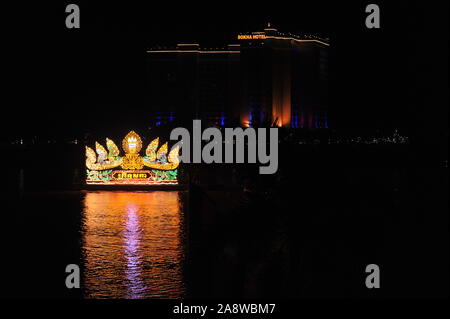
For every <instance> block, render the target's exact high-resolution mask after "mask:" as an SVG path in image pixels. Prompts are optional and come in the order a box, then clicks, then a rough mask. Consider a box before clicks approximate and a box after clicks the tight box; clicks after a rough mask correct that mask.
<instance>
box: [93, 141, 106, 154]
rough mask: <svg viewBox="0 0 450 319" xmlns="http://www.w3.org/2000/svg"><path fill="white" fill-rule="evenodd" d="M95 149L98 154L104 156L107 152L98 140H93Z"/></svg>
mask: <svg viewBox="0 0 450 319" xmlns="http://www.w3.org/2000/svg"><path fill="white" fill-rule="evenodd" d="M95 150H96V151H97V154H98V156H102V157H103V156H104V157H106V155H107V154H108V152H107V151H106V150H105V148H104V147H103V146H102V144H100V143H99V142H95Z"/></svg>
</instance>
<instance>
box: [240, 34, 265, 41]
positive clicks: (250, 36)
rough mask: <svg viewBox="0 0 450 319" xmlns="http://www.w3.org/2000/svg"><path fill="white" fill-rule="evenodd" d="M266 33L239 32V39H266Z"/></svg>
mask: <svg viewBox="0 0 450 319" xmlns="http://www.w3.org/2000/svg"><path fill="white" fill-rule="evenodd" d="M265 38H266V35H265V34H239V35H238V40H254V39H265Z"/></svg>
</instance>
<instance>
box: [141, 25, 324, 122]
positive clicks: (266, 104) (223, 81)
mask: <svg viewBox="0 0 450 319" xmlns="http://www.w3.org/2000/svg"><path fill="white" fill-rule="evenodd" d="M237 41H238V42H239V43H236V44H229V45H228V46H227V47H225V48H209V49H206V48H200V45H199V44H196V43H195V44H178V45H177V46H176V48H171V49H167V48H160V47H159V48H152V49H150V50H148V51H147V53H148V63H147V66H148V70H147V74H148V97H149V103H150V104H151V107H152V109H153V110H154V111H155V114H154V116H155V117H154V120H155V123H154V124H155V125H161V124H163V123H167V122H173V121H175V120H177V121H179V120H191V119H193V118H200V119H202V120H204V121H206V122H208V125H217V126H226V125H233V126H236V125H241V126H253V127H257V126H267V125H273V124H275V125H277V126H284V127H292V128H325V127H328V118H327V116H328V115H327V104H328V102H327V98H328V78H327V77H328V47H329V41H328V40H327V39H319V38H316V37H313V36H298V35H292V34H284V33H281V32H278V30H276V29H275V28H272V27H271V26H270V24H269V25H268V26H267V28H265V29H264V31H261V32H251V33H247V34H239V35H238V36H237Z"/></svg>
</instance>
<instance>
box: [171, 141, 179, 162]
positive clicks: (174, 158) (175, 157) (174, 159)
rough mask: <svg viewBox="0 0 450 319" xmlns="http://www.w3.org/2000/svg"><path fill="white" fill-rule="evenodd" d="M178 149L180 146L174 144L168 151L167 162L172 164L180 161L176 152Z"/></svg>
mask: <svg viewBox="0 0 450 319" xmlns="http://www.w3.org/2000/svg"><path fill="white" fill-rule="evenodd" d="M179 151H180V146H178V145H177V146H175V147H174V148H172V150H171V151H170V153H169V162H170V163H174V164H179V163H180V156H179V154H178V152H179Z"/></svg>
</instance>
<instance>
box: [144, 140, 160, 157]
mask: <svg viewBox="0 0 450 319" xmlns="http://www.w3.org/2000/svg"><path fill="white" fill-rule="evenodd" d="M158 144H159V137H157V138H155V139H154V140H153V141H151V143H150V144H149V145H148V146H147V149H146V150H145V155H147V157H148V160H149V161H150V162H153V161H155V160H156V149H157V148H158Z"/></svg>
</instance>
